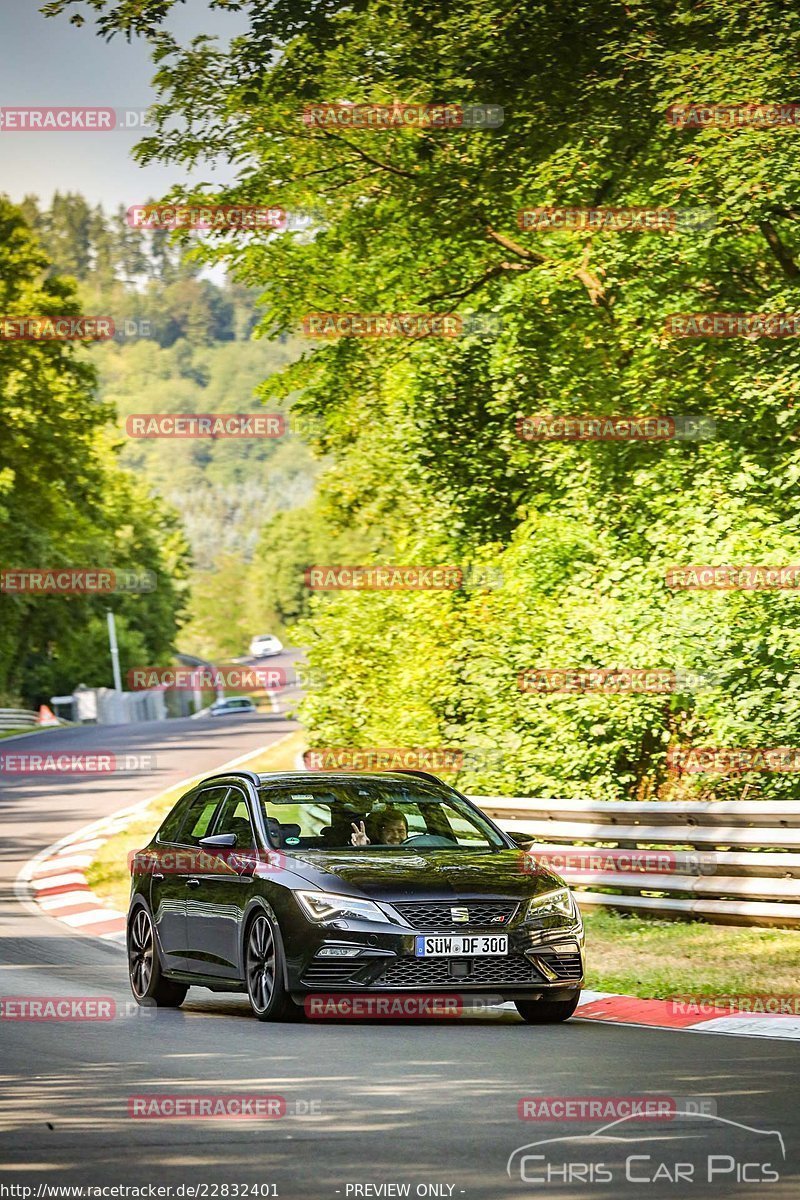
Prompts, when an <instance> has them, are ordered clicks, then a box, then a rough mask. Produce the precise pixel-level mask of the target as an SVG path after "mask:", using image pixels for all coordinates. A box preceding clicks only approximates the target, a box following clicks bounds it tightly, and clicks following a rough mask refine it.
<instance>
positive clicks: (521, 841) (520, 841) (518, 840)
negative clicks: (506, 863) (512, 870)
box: [200, 829, 536, 850]
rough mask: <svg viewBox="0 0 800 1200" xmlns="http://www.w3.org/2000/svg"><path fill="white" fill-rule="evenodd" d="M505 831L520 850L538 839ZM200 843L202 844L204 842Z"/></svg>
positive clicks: (529, 834) (531, 835) (529, 846)
mask: <svg viewBox="0 0 800 1200" xmlns="http://www.w3.org/2000/svg"><path fill="white" fill-rule="evenodd" d="M505 832H506V833H507V834H508V836H509V837H510V838H511V840H512V842H513V843H514V844H515V845H516V846H519V848H520V850H530V848H531V846H532V845H533V844H534V842H535V841H536V838H535V837H534V836H533V834H532V833H510V832H509V830H508V829H506V831H505ZM200 844H201V845H202V842H201V843H200Z"/></svg>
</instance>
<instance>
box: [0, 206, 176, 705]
mask: <svg viewBox="0 0 800 1200" xmlns="http://www.w3.org/2000/svg"><path fill="white" fill-rule="evenodd" d="M46 268H47V259H46V257H45V255H44V254H43V253H42V251H41V249H40V248H39V247H38V245H37V243H36V241H35V239H34V237H33V235H32V233H31V230H30V228H29V226H28V225H27V224H26V223H25V221H24V220H23V217H22V214H21V212H20V210H19V209H17V208H15V207H14V206H13V205H11V204H10V203H9V202H8V201H7V200H5V199H3V198H2V197H0V311H1V312H2V313H3V314H4V315H18V316H29V315H32V314H50V315H54V316H55V315H61V314H65V315H71V314H75V315H77V314H78V313H80V312H81V309H80V306H79V304H78V299H77V295H76V293H75V290H74V288H73V287H72V285H71V284H70V283H69V282H67V281H65V280H64V279H61V278H60V277H57V276H50V275H48V274H47V271H46ZM111 415H112V411H111V409H110V408H109V407H108V406H107V405H105V404H104V403H102V402H100V401H98V399H97V397H96V372H95V370H94V368H93V366H92V365H91V364H90V363H89V361H88V359H87V356H86V354H85V352H83V351H82V350H80V349H78V348H76V346H75V345H74V344H72V343H69V342H39V341H0V447H2V450H1V451H0V564H2V566H3V568H4V569H9V568H12V569H15V568H16V569H29V568H37V567H40V568H41V567H43V568H53V567H62V566H73V567H76V568H92V567H95V568H96V567H110V568H112V569H124V568H132V569H136V570H140V571H143V570H148V571H152V572H154V573H155V575H156V576H157V587H156V589H155V590H154V591H152V592H148V593H144V594H139V595H114V596H111V597H109V596H100V595H96V596H88V595H83V596H80V595H76V596H55V595H36V594H13V593H9V594H4V595H3V596H2V597H0V604H1V605H2V621H0V692H4V693H11V694H15V695H17V696H19V697H20V698H21V699H24V700H25V701H26V702H28V703H32V704H38V703H41V702H42V701H47V700H48V699H49V697H50V695H51V694H53V693H55V692H61V691H64V690H65V689H67V688H70V689H71V688H72V687H73V686H75V685H76V684H77V683H79V682H84V683H86V684H87V685H90V686H91V685H99V684H107V683H108V682H109V678H110V664H109V659H108V635H107V630H106V612H105V610H106V608H107V607H111V608H113V610H114V611H115V613H116V615H117V618H118V621H117V628H118V634H119V641H120V653H121V658H122V661H123V663H127V664H128V665H131V664H133V663H137V662H147V661H152V660H154V659H157V658H158V657H159V656H163V655H164V654H166V653H168V652H169V648H170V646H171V645H172V643H173V641H174V638H175V633H176V629H177V624H178V621H179V619H180V614H181V610H182V607H183V595H182V592H183V588H184V582H183V581H184V579H185V575H186V547H185V543H184V541H183V537H182V535H181V533H180V530H179V528H178V526H177V523H176V521H175V519H174V517H173V516H172V515H171V514H170V513H169V511H168V510H166V509H164V508H163V507H162V506H161V505H160V504H159V503H158V502H156V501H154V500H153V499H152V498H151V497H149V496H148V495H147V493H146V491H145V490H144V489H143V488H142V487H141V485H140V484H139V483H138V482H137V481H136V479H135V478H134V477H133V476H132V475H130V474H129V473H127V472H125V471H123V470H122V469H121V468H120V467H119V465H118V463H117V461H116V456H115V455H114V453H113V452H112V449H111V447H110V446H109V444H108V440H107V437H106V436H105V432H104V430H105V426H106V424H107V422H108V421H109V419H110V418H111Z"/></svg>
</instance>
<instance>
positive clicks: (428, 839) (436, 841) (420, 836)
mask: <svg viewBox="0 0 800 1200" xmlns="http://www.w3.org/2000/svg"><path fill="white" fill-rule="evenodd" d="M412 844H413V845H415V846H429V847H430V848H431V849H436V848H442V849H444V848H445V847H447V846H455V845H457V842H456V841H455V839H454V838H448V837H445V836H444V834H442V833H411V834H409V836H408V837H407V838H406V839H405V840H404V841H403V842H401V845H403V846H410V845H412Z"/></svg>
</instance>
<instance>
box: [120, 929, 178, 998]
mask: <svg viewBox="0 0 800 1200" xmlns="http://www.w3.org/2000/svg"><path fill="white" fill-rule="evenodd" d="M128 978H129V980H130V985H131V991H132V992H133V998H134V1000H135V1001H136V1003H137V1004H141V1005H142V1006H147V1007H149V1006H150V1005H153V1004H155V1005H156V1007H158V1008H180V1006H181V1004H183V1002H184V1000H185V999H186V993H187V992H188V990H189V989H188V987H186V986H185V985H184V984H182V983H173V982H172V980H171V979H166V978H165V976H164V974H163V972H162V970H161V963H160V961H159V958H158V948H157V946H156V934H155V930H154V929H153V922H152V919H151V917H150V913H149V912H148V911H147V909H146V908H143V907H139V908H137V909H136V910H135V912H134V913H133V914H132V915H131V919H130V921H129V922H128Z"/></svg>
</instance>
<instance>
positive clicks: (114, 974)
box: [0, 714, 800, 1200]
mask: <svg viewBox="0 0 800 1200" xmlns="http://www.w3.org/2000/svg"><path fill="white" fill-rule="evenodd" d="M291 727H292V725H291V722H290V721H288V720H287V719H286V718H285V717H284V716H281V715H278V714H267V715H263V716H261V715H260V716H258V717H249V718H226V719H221V720H219V721H211V720H208V721H190V720H189V721H172V722H169V723H161V724H149V725H139V726H125V727H123V726H117V727H113V728H109V727H105V728H98V727H84V728H75V729H68V730H53V731H49V732H45V733H42V734H39V735H36V736H35V737H32V738H30V739H28V740H27V742H25V741H17V742H15V743H7V749H9V750H10V749H11V748H12V745H13V746H14V748H16V749H22V748H23V747H24V748H25V749H29V748H30V749H32V748H33V746H34V744H35V747H36V749H37V750H50V749H63V748H69V749H71V750H78V749H113V750H114V751H116V752H117V753H120V752H123V751H149V752H154V753H155V754H156V755H157V760H158V761H157V767H156V769H155V770H153V771H150V772H147V773H142V774H135V775H126V776H122V777H120V778H118V779H116V780H113V781H110V777H100V776H95V777H93V778H86V777H84V778H82V779H77V778H74V777H73V778H65V777H57V776H27V777H26V776H22V775H5V776H0V792H1V794H2V799H1V800H0V812H1V813H2V818H1V820H2V826H1V828H2V842H1V843H0V993H2V996H3V997H8V996H41V997H45V996H47V997H62V996H93V997H110V998H112V999H113V1000H114V1001H115V1004H116V1011H117V1014H118V1015H117V1016H116V1017H115V1018H114V1019H113V1020H109V1021H84V1022H64V1021H60V1022H59V1021H21V1020H5V1019H4V1020H2V1021H0V1039H2V1040H1V1042H0V1053H1V1054H2V1058H1V1059H0V1076H1V1078H0V1097H1V1102H0V1163H2V1166H0V1185H3V1186H0V1196H5V1195H19V1196H20V1197H25V1195H26V1193H25V1192H23V1191H16V1192H14V1191H9V1190H3V1189H4V1188H5V1189H8V1185H12V1184H13V1185H24V1186H25V1187H30V1188H31V1189H32V1191H31V1192H29V1193H27V1195H29V1196H36V1195H37V1194H38V1195H40V1196H46V1195H49V1194H58V1193H49V1192H48V1191H46V1190H39V1189H40V1188H41V1187H42V1185H88V1184H92V1185H119V1184H123V1185H128V1186H131V1187H137V1186H143V1185H148V1184H152V1185H171V1187H172V1189H173V1190H172V1192H171V1195H172V1196H178V1197H180V1196H191V1195H195V1196H203V1195H206V1196H209V1197H215V1196H235V1195H237V1194H238V1195H240V1196H241V1195H245V1194H249V1195H253V1194H256V1195H259V1196H266V1195H277V1196H280V1197H284V1198H286V1200H314V1198H317V1197H318V1198H320V1200H323V1198H324V1200H327V1198H328V1197H330V1198H331V1200H333V1198H334V1197H337V1196H341V1197H346V1196H353V1197H366V1196H400V1195H410V1196H416V1195H420V1196H424V1195H426V1196H453V1197H459V1196H464V1197H469V1198H471V1200H505V1198H506V1197H523V1196H525V1197H527V1196H535V1195H547V1196H558V1197H565V1198H567V1197H577V1196H589V1197H601V1196H602V1197H607V1196H614V1197H618V1196H626V1197H631V1200H640V1198H641V1197H642V1196H648V1197H649V1196H653V1197H658V1196H673V1197H677V1196H681V1197H683V1196H711V1195H714V1196H717V1195H718V1196H724V1195H732V1196H756V1195H759V1196H770V1197H781V1198H782V1197H789V1196H794V1197H796V1196H797V1195H798V1194H800V1174H798V1171H799V1167H800V1103H798V1101H800V1047H799V1046H798V1043H797V1042H791V1041H779V1040H770V1039H766V1038H747V1037H722V1036H709V1035H703V1034H697V1033H689V1032H682V1031H665V1030H655V1029H643V1028H635V1027H626V1026H614V1025H607V1024H602V1023H595V1022H591V1021H585V1020H584V1021H581V1020H573V1021H571V1022H569V1023H568V1024H566V1025H563V1026H557V1027H554V1028H547V1027H531V1026H526V1025H524V1024H522V1022H521V1021H519V1020H518V1019H517V1017H516V1014H514V1013H512V1012H510V1011H506V1010H500V1009H495V1010H493V1011H489V1012H488V1013H487V1014H486V1015H484V1016H482V1017H479V1018H471V1019H466V1018H462V1019H460V1020H454V1021H452V1022H443V1021H437V1020H430V1021H418V1022H414V1023H412V1022H408V1021H406V1022H400V1021H397V1022H388V1021H384V1022H375V1021H367V1020H365V1021H362V1022H350V1021H348V1022H338V1023H333V1022H329V1023H320V1024H317V1023H311V1022H308V1021H301V1022H298V1023H294V1024H284V1025H274V1026H270V1025H262V1024H259V1023H258V1022H257V1021H256V1020H255V1019H254V1018H252V1017H251V1016H250V1012H249V1008H248V1005H247V1002H246V1000H245V999H244V998H240V997H238V996H234V997H214V996H212V994H211V993H209V992H204V991H199V990H198V991H191V992H190V993H189V996H188V998H187V1000H186V1002H185V1005H184V1007H183V1009H182V1010H180V1011H179V1012H168V1013H159V1014H158V1015H153V1014H152V1013H150V1012H146V1011H144V1010H140V1009H137V1008H136V1007H135V1006H134V1005H133V1004H132V1001H131V998H130V993H129V991H128V984H127V976H126V970H125V957H124V953H123V951H122V949H121V948H120V947H119V946H117V945H115V944H113V943H109V942H101V941H99V940H97V939H95V938H92V937H90V936H86V935H82V934H80V933H78V932H76V933H74V934H72V933H69V932H65V931H64V929H65V927H64V926H61V925H59V924H57V923H56V922H54V921H51V920H49V919H48V918H45V917H42V916H38V915H35V914H34V913H33V912H31V911H30V910H29V909H28V908H27V907H26V906H25V905H23V904H21V903H20V902H19V900H18V899H17V897H16V894H15V890H14V881H15V879H16V877H17V875H18V873H19V871H20V870H21V868H22V867H23V866H24V864H25V863H26V862H27V861H28V860H29V859H30V858H31V857H32V856H33V855H34V854H36V853H38V852H39V851H40V850H43V849H44V848H45V847H47V846H48V845H50V844H51V843H52V842H54V841H55V840H57V839H58V838H61V837H63V836H64V835H66V834H68V833H70V832H72V831H73V830H75V829H77V828H79V827H80V826H82V825H84V824H86V823H88V822H89V821H92V820H94V819H96V818H98V817H101V816H105V815H107V814H110V813H112V812H114V811H115V810H117V809H119V808H122V807H124V806H126V805H129V804H131V803H134V802H135V801H136V800H137V799H140V798H144V797H145V796H147V795H150V794H152V793H154V792H156V791H160V790H161V789H163V788H164V787H167V786H169V785H171V784H172V783H175V782H177V781H178V780H180V779H182V778H185V777H186V776H189V775H192V774H195V773H196V772H197V771H202V770H206V769H207V770H209V771H211V770H213V769H214V768H216V767H217V766H220V765H221V764H223V763H225V762H228V761H230V760H231V759H233V758H236V757H237V756H239V755H241V754H244V753H246V752H247V751H248V750H252V749H254V748H256V747H257V746H259V745H262V744H265V743H267V742H269V741H271V740H273V739H275V738H277V737H280V736H282V735H283V734H285V733H286V732H287V731H288V730H289V729H290V728H291ZM2 745H3V743H0V746H2ZM589 952H590V953H591V946H589ZM231 1093H259V1094H262V1095H263V1094H268V1095H270V1096H281V1097H284V1098H285V1103H286V1115H285V1116H282V1117H280V1118H279V1119H275V1120H266V1119H260V1120H259V1119H255V1120H253V1119H247V1120H232V1119H225V1120H217V1119H211V1120H209V1119H205V1120H203V1119H197V1118H188V1119H187V1118H181V1119H172V1120H168V1119H148V1118H140V1117H132V1116H129V1115H128V1113H129V1098H130V1097H131V1096H142V1095H148V1096H149V1095H157V1096H161V1097H164V1096H179V1097H184V1098H185V1097H187V1096H192V1095H194V1096H196V1095H198V1094H201V1095H203V1096H211V1095H217V1094H231ZM645 1095H647V1096H650V1097H653V1096H669V1097H695V1098H699V1099H702V1100H705V1101H706V1102H707V1105H706V1111H708V1105H709V1104H710V1105H714V1106H716V1115H717V1118H718V1119H716V1120H715V1119H712V1118H710V1117H705V1118H702V1119H701V1118H689V1117H678V1118H675V1119H674V1120H668V1121H663V1120H659V1121H650V1122H637V1123H624V1124H623V1125H622V1126H621V1127H617V1130H616V1133H617V1136H618V1137H624V1138H626V1139H627V1141H626V1142H625V1143H622V1144H621V1143H620V1142H619V1141H616V1142H613V1143H609V1142H608V1141H607V1140H603V1139H602V1138H601V1139H599V1140H598V1138H597V1137H595V1138H592V1139H590V1140H588V1141H587V1140H586V1135H588V1134H591V1133H592V1132H593V1131H596V1130H598V1128H599V1127H600V1126H603V1125H605V1124H607V1121H605V1120H602V1119H600V1120H598V1119H596V1118H594V1119H586V1118H584V1119H583V1120H571V1121H566V1122H561V1123H555V1124H554V1123H535V1122H531V1121H523V1120H520V1119H519V1117H518V1102H519V1101H520V1099H521V1098H523V1097H532V1096H533V1097H538V1098H542V1097H566V1096H573V1097H588V1096H591V1097H595V1098H601V1097H627V1096H633V1097H641V1096H645ZM729 1122H734V1124H730V1123H729ZM742 1126H746V1127H750V1128H749V1129H745V1128H742ZM609 1132H612V1131H609ZM565 1137H569V1138H572V1139H577V1140H573V1141H571V1142H568V1143H558V1144H557V1145H556V1146H553V1145H552V1143H551V1145H550V1146H548V1147H544V1148H541V1147H536V1148H533V1149H532V1150H530V1151H529V1154H530V1155H531V1156H534V1155H541V1156H542V1157H541V1158H534V1157H529V1158H528V1159H526V1160H525V1163H524V1164H523V1171H524V1173H525V1179H526V1180H527V1181H526V1182H523V1179H522V1178H521V1171H520V1166H519V1156H518V1157H517V1159H516V1160H515V1164H514V1166H513V1170H512V1174H511V1176H509V1175H508V1174H507V1171H506V1164H507V1161H508V1158H509V1155H511V1154H512V1152H513V1151H515V1150H516V1149H518V1148H519V1147H522V1146H524V1145H528V1144H530V1143H533V1142H537V1141H541V1140H545V1139H553V1138H565ZM784 1151H785V1156H786V1157H785V1160H784V1159H783V1157H782V1154H783V1152H784ZM708 1155H717V1156H720V1157H718V1158H716V1159H712V1164H713V1167H714V1169H715V1170H716V1172H717V1174H716V1176H715V1178H714V1181H713V1182H712V1183H709V1182H707V1178H706V1176H707V1173H708ZM630 1156H637V1157H635V1158H633V1160H631V1157H630ZM626 1160H627V1167H626ZM676 1163H677V1164H683V1166H682V1168H681V1172H682V1177H679V1179H678V1182H669V1178H670V1177H672V1178H674V1177H675V1175H676V1166H675V1164H676ZM659 1164H663V1165H661V1166H660V1167H659ZM544 1171H547V1172H548V1173H549V1179H550V1182H549V1183H547V1182H546V1179H545V1176H544V1175H543V1174H542V1173H543V1172H544ZM559 1171H560V1174H559ZM626 1171H627V1173H628V1175H630V1177H631V1179H632V1180H633V1181H631V1182H626ZM770 1172H777V1174H778V1175H779V1179H778V1181H776V1182H769V1181H768V1179H769V1173H770ZM656 1175H657V1176H658V1178H657V1181H656V1182H648V1181H649V1180H653V1178H654V1176H656ZM737 1177H738V1178H740V1179H742V1180H747V1182H744V1181H743V1182H740V1183H737V1182H736V1180H737ZM567 1178H569V1179H571V1182H563V1181H564V1180H565V1179H567ZM537 1180H544V1181H541V1182H537ZM759 1180H763V1182H759ZM245 1184H246V1185H248V1187H250V1188H252V1185H259V1187H258V1190H257V1191H253V1190H251V1191H249V1192H245V1191H244V1190H243V1189H242V1188H241V1186H240V1187H239V1190H238V1193H237V1191H236V1190H234V1185H245ZM180 1185H183V1190H182V1191H181V1190H180ZM217 1185H220V1186H217ZM221 1185H228V1190H227V1191H226V1190H225V1189H224V1188H223V1187H222V1186H221ZM268 1185H269V1186H268ZM389 1185H391V1186H389ZM204 1187H205V1190H203V1188H204ZM189 1189H198V1190H194V1191H191V1190H189ZM406 1189H407V1190H406ZM63 1194H70V1193H68V1192H65V1193H63ZM74 1194H75V1195H78V1194H80V1193H77V1192H76V1193H74ZM84 1194H88V1193H84ZM98 1194H99V1193H98ZM106 1194H110V1193H106ZM131 1194H133V1193H131ZM153 1194H158V1193H157V1192H155V1193H153ZM161 1194H162V1195H168V1194H170V1193H167V1192H166V1191H162V1193H161Z"/></svg>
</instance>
